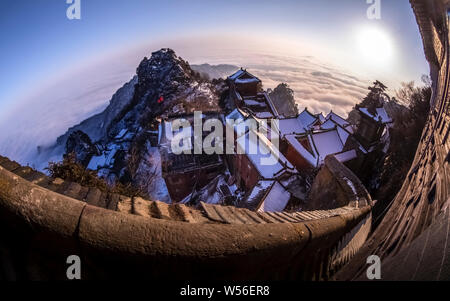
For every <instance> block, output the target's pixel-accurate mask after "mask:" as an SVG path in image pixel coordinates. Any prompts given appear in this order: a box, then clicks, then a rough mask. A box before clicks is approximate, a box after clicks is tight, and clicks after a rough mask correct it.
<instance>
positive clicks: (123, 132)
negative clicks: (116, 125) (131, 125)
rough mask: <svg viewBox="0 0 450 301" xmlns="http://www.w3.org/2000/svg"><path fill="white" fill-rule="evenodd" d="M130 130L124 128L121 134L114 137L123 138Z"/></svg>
mask: <svg viewBox="0 0 450 301" xmlns="http://www.w3.org/2000/svg"><path fill="white" fill-rule="evenodd" d="M127 132H128V130H127V129H122V130H121V131H120V132H119V134H117V136H116V137H115V138H114V139H122V138H123V137H124V136H125V134H126V133H127Z"/></svg>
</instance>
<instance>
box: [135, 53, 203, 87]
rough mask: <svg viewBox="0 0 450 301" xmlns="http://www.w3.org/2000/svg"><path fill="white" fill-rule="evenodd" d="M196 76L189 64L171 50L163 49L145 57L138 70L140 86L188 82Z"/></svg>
mask: <svg viewBox="0 0 450 301" xmlns="http://www.w3.org/2000/svg"><path fill="white" fill-rule="evenodd" d="M193 74H194V71H193V70H192V69H191V67H190V66H189V63H188V62H186V61H185V60H183V59H182V58H180V57H178V56H177V55H176V53H175V51H173V50H172V49H170V48H162V49H160V50H158V51H155V52H153V53H152V56H151V57H150V59H148V58H147V57H145V58H144V59H143V60H142V62H141V63H140V64H139V67H138V68H137V75H138V77H139V82H140V84H144V85H145V84H146V83H150V82H153V83H154V82H164V81H167V80H169V81H177V82H183V81H188V80H189V79H190V78H191V77H192V76H193Z"/></svg>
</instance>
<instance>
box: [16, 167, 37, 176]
mask: <svg viewBox="0 0 450 301" xmlns="http://www.w3.org/2000/svg"><path fill="white" fill-rule="evenodd" d="M32 172H33V169H32V168H31V167H29V166H22V167H20V168H18V169H16V170H14V173H15V174H16V175H18V176H19V177H21V178H25V176H26V175H28V174H30V173H32Z"/></svg>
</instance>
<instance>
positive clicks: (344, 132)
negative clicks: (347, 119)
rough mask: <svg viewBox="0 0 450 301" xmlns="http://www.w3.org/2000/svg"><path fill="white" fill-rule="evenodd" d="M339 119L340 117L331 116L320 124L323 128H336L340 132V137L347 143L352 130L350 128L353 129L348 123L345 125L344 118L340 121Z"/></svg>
mask: <svg viewBox="0 0 450 301" xmlns="http://www.w3.org/2000/svg"><path fill="white" fill-rule="evenodd" d="M336 116H337V115H336ZM339 118H340V117H339ZM337 120H338V118H335V117H333V116H329V118H328V119H327V121H325V122H324V123H323V124H322V125H321V126H320V128H321V129H322V130H331V129H336V130H337V132H338V134H339V137H340V138H341V141H342V143H343V144H344V145H345V143H346V142H347V139H348V137H349V136H350V134H351V132H350V131H349V130H352V128H351V127H350V126H349V125H348V124H347V125H346V126H345V127H344V126H343V124H345V123H343V122H342V120H341V121H340V123H339V122H338V121H337Z"/></svg>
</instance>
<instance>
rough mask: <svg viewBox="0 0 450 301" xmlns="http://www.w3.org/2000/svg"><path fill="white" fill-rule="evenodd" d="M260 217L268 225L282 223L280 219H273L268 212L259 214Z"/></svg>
mask: <svg viewBox="0 0 450 301" xmlns="http://www.w3.org/2000/svg"><path fill="white" fill-rule="evenodd" d="M257 214H258V216H259V217H261V218H262V219H263V220H264V221H266V223H271V224H279V223H280V222H279V221H278V219H275V218H273V217H272V216H271V215H269V214H268V213H267V212H257Z"/></svg>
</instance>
